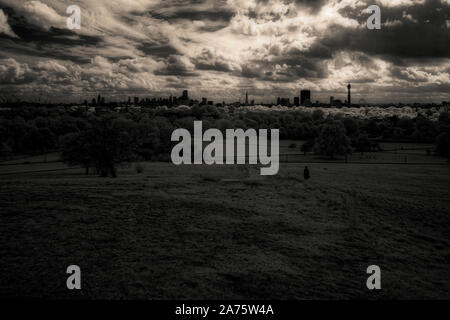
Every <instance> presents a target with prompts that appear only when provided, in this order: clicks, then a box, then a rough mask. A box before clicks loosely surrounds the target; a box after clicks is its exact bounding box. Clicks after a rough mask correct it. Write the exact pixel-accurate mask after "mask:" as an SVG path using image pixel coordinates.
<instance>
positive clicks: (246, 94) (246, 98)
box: [245, 91, 248, 106]
mask: <svg viewBox="0 0 450 320" xmlns="http://www.w3.org/2000/svg"><path fill="white" fill-rule="evenodd" d="M245 105H246V106H248V91H247V92H246V93H245Z"/></svg>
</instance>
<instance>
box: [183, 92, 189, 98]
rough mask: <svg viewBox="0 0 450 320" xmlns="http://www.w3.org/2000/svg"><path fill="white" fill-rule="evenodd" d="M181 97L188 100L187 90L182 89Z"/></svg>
mask: <svg viewBox="0 0 450 320" xmlns="http://www.w3.org/2000/svg"><path fill="white" fill-rule="evenodd" d="M182 99H183V100H189V94H188V91H187V90H184V91H183V97H182Z"/></svg>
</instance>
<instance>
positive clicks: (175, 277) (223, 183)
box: [0, 163, 450, 299]
mask: <svg viewBox="0 0 450 320" xmlns="http://www.w3.org/2000/svg"><path fill="white" fill-rule="evenodd" d="M35 166H36V165H30V167H32V169H35V168H36V167H35ZM38 166H39V168H40V169H42V170H46V169H51V168H55V166H56V168H57V169H64V165H62V164H54V163H49V164H40V165H38ZM59 166H61V167H59ZM144 166H145V171H144V172H143V173H142V174H137V173H136V172H135V171H134V170H133V167H132V166H131V167H128V168H122V169H121V170H120V172H119V174H120V175H119V178H117V179H110V178H106V179H104V178H103V179H102V178H98V177H96V176H85V175H84V174H83V170H82V169H77V168H73V169H69V170H61V171H53V172H36V173H23V174H14V175H3V176H1V177H0V215H1V224H0V243H1V247H0V256H1V262H0V297H19V296H20V297H30V298H33V297H45V298H75V299H78V298H101V299H110V298H113V299H129V298H139V299H172V298H176V299H178V298H180V299H183V298H190V299H240V298H245V299H268V298H271V299H312V298H319V299H337V298H395V299H397V298H419V299H427V298H446V299H449V298H450V276H449V272H450V262H449V261H450V249H449V248H450V228H449V226H450V188H449V186H450V183H449V182H450V166H449V165H435V166H419V165H374V164H371V165H369V164H361V165H359V164H358V165H357V164H326V163H325V164H312V165H310V169H311V174H312V179H311V180H309V181H303V165H301V164H282V165H281V169H280V173H279V175H277V176H274V177H260V176H258V175H255V174H254V172H253V171H251V172H253V173H252V174H250V176H251V177H250V178H249V177H248V172H246V170H245V169H244V167H236V166H220V167H214V166H212V167H208V166H203V165H201V166H190V167H175V166H173V165H171V164H166V163H145V164H144ZM25 167H27V166H25ZM0 170H6V169H4V168H3V169H2V168H0ZM8 170H11V169H8ZM20 170H22V171H23V172H27V171H33V170H26V168H24V166H23V165H22V166H21V169H20ZM4 172H6V171H4ZM255 172H256V173H257V171H256V170H255ZM71 264H77V265H79V266H80V267H81V270H82V287H83V290H81V291H76V292H74V291H69V290H67V289H66V274H65V270H66V267H67V266H69V265H71ZM372 264H376V265H379V266H380V267H381V270H382V288H383V289H382V290H381V291H377V292H372V291H369V290H367V288H366V278H367V274H366V268H367V267H368V266H369V265H372Z"/></svg>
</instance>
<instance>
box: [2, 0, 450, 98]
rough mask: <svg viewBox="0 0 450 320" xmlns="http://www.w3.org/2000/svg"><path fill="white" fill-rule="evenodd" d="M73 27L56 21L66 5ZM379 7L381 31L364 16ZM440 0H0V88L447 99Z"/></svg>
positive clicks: (445, 10) (449, 59)
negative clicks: (77, 23) (76, 9)
mask: <svg viewBox="0 0 450 320" xmlns="http://www.w3.org/2000/svg"><path fill="white" fill-rule="evenodd" d="M72 4H76V5H79V6H80V8H81V13H82V21H81V24H82V27H81V30H75V31H70V30H68V29H67V27H66V19H67V17H68V14H67V13H66V9H67V7H68V6H69V5H72ZM371 4H377V5H379V6H380V7H381V14H382V29H381V30H368V29H367V27H366V21H367V18H368V17H369V15H370V14H368V13H367V12H365V8H367V7H368V6H369V5H371ZM449 73H450V0H361V1H358V0H342V1H339V0H329V1H326V0H280V1H272V0H160V1H158V0H95V1H93V0H40V1H37V0H36V1H27V0H0V95H1V96H3V97H9V98H12V97H13V95H15V96H17V97H20V98H22V99H38V98H39V97H42V99H52V101H61V100H62V99H67V98H68V99H69V100H71V101H78V100H79V99H80V97H81V98H82V99H84V98H87V99H90V98H92V97H94V96H95V95H96V94H98V93H101V94H103V95H105V96H107V97H109V99H110V100H111V99H113V98H114V99H125V97H127V96H128V95H131V96H133V95H137V96H141V97H145V96H148V97H152V96H166V95H171V94H172V95H177V96H179V95H181V91H182V90H183V89H189V92H190V96H191V97H193V98H198V99H200V98H201V97H203V96H206V97H208V98H209V99H211V100H212V99H213V100H215V101H222V100H225V101H236V100H238V99H239V98H240V99H241V100H243V99H244V95H245V92H246V91H247V90H248V91H249V94H250V97H251V98H252V99H255V100H256V101H257V102H260V101H265V102H272V101H275V99H276V97H277V96H282V97H283V96H285V97H290V98H291V99H292V98H293V96H295V95H296V94H297V95H298V91H299V90H300V89H302V88H308V89H311V90H312V99H313V100H320V101H328V100H329V96H330V95H333V96H335V97H336V98H341V99H345V95H346V88H345V87H346V84H347V83H348V82H351V83H352V86H353V91H354V95H353V97H354V99H353V101H354V102H358V101H360V99H365V100H366V101H367V102H398V101H403V102H415V101H417V102H430V101H436V102H441V101H443V100H449V99H450V75H449ZM107 99H108V98H107Z"/></svg>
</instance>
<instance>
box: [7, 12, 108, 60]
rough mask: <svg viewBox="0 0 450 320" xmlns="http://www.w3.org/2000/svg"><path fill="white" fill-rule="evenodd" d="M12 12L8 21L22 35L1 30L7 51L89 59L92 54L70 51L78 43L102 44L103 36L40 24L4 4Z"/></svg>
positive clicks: (51, 56) (15, 31) (9, 13)
mask: <svg viewBox="0 0 450 320" xmlns="http://www.w3.org/2000/svg"><path fill="white" fill-rule="evenodd" d="M0 8H1V9H2V10H3V11H4V12H5V13H6V14H7V15H8V23H9V25H10V26H11V29H12V30H13V31H14V33H15V34H16V35H17V36H18V37H17V38H15V37H10V36H7V35H5V34H1V33H0V40H1V41H2V44H1V47H2V49H3V50H5V51H9V52H11V53H18V54H28V55H32V56H37V57H50V58H57V59H63V60H72V61H74V62H78V63H86V62H88V61H89V58H86V57H80V56H77V55H73V54H71V53H70V49H71V48H73V47H75V46H83V47H99V46H102V42H103V38H102V37H101V36H90V35H83V34H77V33H75V32H73V31H71V30H69V29H60V28H56V27H53V26H51V27H49V28H48V29H43V28H38V27H36V26H34V25H33V24H30V23H28V22H27V20H26V19H25V17H23V16H22V15H19V14H18V13H16V12H15V11H14V10H13V9H11V8H8V7H3V8H2V7H0Z"/></svg>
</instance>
